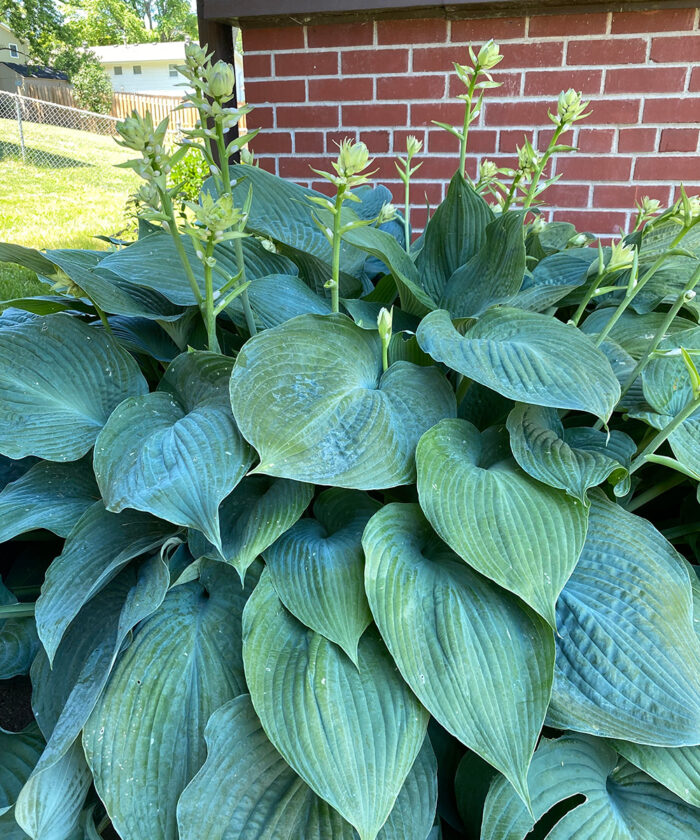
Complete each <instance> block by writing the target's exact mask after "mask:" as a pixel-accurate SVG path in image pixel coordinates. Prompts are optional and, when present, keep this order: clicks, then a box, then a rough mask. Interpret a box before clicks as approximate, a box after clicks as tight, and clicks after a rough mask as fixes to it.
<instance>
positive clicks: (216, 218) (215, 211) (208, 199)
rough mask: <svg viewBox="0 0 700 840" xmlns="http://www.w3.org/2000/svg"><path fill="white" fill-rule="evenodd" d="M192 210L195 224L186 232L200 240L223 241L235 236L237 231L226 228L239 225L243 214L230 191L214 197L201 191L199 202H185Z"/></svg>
mask: <svg viewBox="0 0 700 840" xmlns="http://www.w3.org/2000/svg"><path fill="white" fill-rule="evenodd" d="M185 204H186V206H187V207H189V209H190V210H191V211H192V215H193V217H194V221H195V223H196V224H195V225H194V226H191V227H190V228H189V229H188V231H187V233H188V234H189V235H190V236H192V237H195V238H197V239H200V240H201V241H202V242H210V241H211V242H214V243H217V242H223V241H224V240H226V239H232V238H234V237H235V236H237V235H238V234H237V232H233V231H229V233H226V231H227V230H229V229H230V228H233V227H239V226H240V224H241V222H242V221H243V214H242V213H241V211H240V210H239V209H238V208H237V207H235V205H234V203H233V196H232V195H231V193H224V194H223V195H221V196H219V197H218V198H216V199H215V198H214V197H213V196H212V195H211V194H210V193H203V194H202V199H201V204H200V203H199V202H195V201H187V202H185Z"/></svg>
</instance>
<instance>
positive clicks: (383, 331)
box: [377, 306, 394, 371]
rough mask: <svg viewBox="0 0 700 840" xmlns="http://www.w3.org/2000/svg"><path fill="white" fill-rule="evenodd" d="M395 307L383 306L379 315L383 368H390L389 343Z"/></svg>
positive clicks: (378, 327)
mask: <svg viewBox="0 0 700 840" xmlns="http://www.w3.org/2000/svg"><path fill="white" fill-rule="evenodd" d="M393 320H394V307H393V306H392V307H391V309H386V308H385V307H382V308H381V309H380V310H379V315H378V316H377V329H378V330H379V337H380V338H381V340H382V370H384V371H387V370H388V369H389V344H390V343H391V333H392V329H393Z"/></svg>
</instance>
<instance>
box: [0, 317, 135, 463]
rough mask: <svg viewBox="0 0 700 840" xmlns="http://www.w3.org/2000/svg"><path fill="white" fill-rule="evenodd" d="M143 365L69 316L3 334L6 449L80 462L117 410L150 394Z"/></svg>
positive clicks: (0, 447)
mask: <svg viewBox="0 0 700 840" xmlns="http://www.w3.org/2000/svg"><path fill="white" fill-rule="evenodd" d="M147 390H148V386H147V384H146V380H145V379H144V378H143V376H142V375H141V372H140V371H139V368H138V365H137V364H136V362H135V361H134V360H133V359H132V358H131V356H129V354H128V353H126V351H124V350H122V348H121V347H119V345H118V344H117V343H116V342H115V341H113V340H112V339H111V338H110V337H109V336H108V335H106V334H105V333H104V332H101V331H100V330H97V329H94V328H93V327H89V326H87V325H86V324H84V323H83V322H82V321H79V320H78V319H77V318H71V317H70V316H68V315H64V314H61V313H59V314H57V315H47V316H45V317H43V318H42V317H38V316H37V317H32V319H31V320H27V321H25V322H24V323H18V324H16V325H14V326H11V327H5V328H4V329H2V330H0V452H2V454H3V455H7V456H8V457H10V458H23V457H24V456H25V455H37V456H39V457H40V458H45V459H46V460H48V461H76V460H77V459H78V458H80V457H81V456H83V455H84V454H85V453H86V452H87V451H88V449H90V447H91V446H92V445H93V443H94V442H95V438H96V437H97V435H98V433H99V431H100V429H101V428H102V427H103V426H104V424H105V423H106V421H107V418H108V417H109V415H110V414H111V413H112V411H113V409H114V408H115V407H116V406H117V405H118V404H119V403H120V402H121V401H122V400H123V399H125V398H126V397H129V396H132V395H139V394H145V393H146V391H147Z"/></svg>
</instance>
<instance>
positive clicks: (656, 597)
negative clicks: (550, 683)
mask: <svg viewBox="0 0 700 840" xmlns="http://www.w3.org/2000/svg"><path fill="white" fill-rule="evenodd" d="M557 631H558V632H557V638H556V642H557V659H556V669H555V679H554V689H553V693H552V704H551V707H550V711H549V721H550V722H551V724H552V725H553V726H556V727H558V728H561V729H574V730H577V731H579V732H590V733H592V734H595V735H602V736H606V737H611V738H620V739H624V740H628V741H634V742H636V743H640V744H651V745H656V746H666V747H680V746H688V745H695V744H700V639H698V637H697V636H696V634H695V632H694V629H693V603H692V597H691V586H690V578H689V574H688V571H687V569H686V566H685V565H684V562H683V560H682V559H681V558H680V556H679V555H678V554H677V553H676V551H675V550H674V548H673V547H672V546H671V544H670V543H668V542H667V541H666V540H665V539H664V538H663V537H662V536H661V534H660V533H659V532H658V531H657V530H656V529H655V528H654V527H653V526H652V525H651V523H650V522H647V521H646V520H645V519H642V518H641V517H638V516H634V515H633V514H630V513H627V512H626V511H625V510H623V509H622V508H621V507H620V506H619V505H616V504H613V503H612V502H609V501H608V500H607V499H606V498H605V497H604V496H603V494H602V493H600V492H599V491H595V492H592V493H591V508H590V514H589V523H588V535H587V537H586V543H585V545H584V547H583V551H582V553H581V556H580V558H579V561H578V563H577V565H576V568H575V569H574V572H573V574H572V575H571V577H570V578H569V580H568V582H567V584H566V586H565V587H564V590H563V591H562V593H561V595H560V596H559V601H558V602H557Z"/></svg>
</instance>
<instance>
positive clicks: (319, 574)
mask: <svg viewBox="0 0 700 840" xmlns="http://www.w3.org/2000/svg"><path fill="white" fill-rule="evenodd" d="M379 507H380V504H379V502H377V501H375V500H374V499H372V498H371V497H370V496H368V495H366V494H365V493H362V492H360V491H359V490H343V489H341V488H337V487H333V488H331V489H330V490H326V491H325V492H323V493H321V495H320V496H319V497H318V499H316V502H315V503H314V519H301V520H299V522H297V523H296V525H294V526H293V527H292V528H290V529H289V530H288V531H287V532H286V533H285V534H283V535H282V536H281V537H280V538H279V539H278V540H277V542H275V543H274V545H272V546H271V547H270V548H268V549H267V551H266V552H265V563H266V565H267V568H268V570H269V572H270V576H271V578H272V583H273V584H274V587H275V590H276V591H277V594H278V596H279V598H280V600H281V601H282V603H283V604H284V605H285V607H287V609H288V610H289V611H290V612H291V613H292V615H294V616H296V618H298V619H299V621H301V622H302V623H303V624H305V625H306V626H307V627H310V628H311V629H312V630H315V631H316V633H320V634H321V635H323V636H325V637H326V638H327V639H330V641H332V642H335V643H336V644H337V645H339V646H340V647H341V648H342V649H343V650H344V651H345V652H346V653H347V655H348V656H349V657H350V658H351V659H352V661H353V662H355V663H356V664H357V645H358V643H359V641H360V636H361V635H362V634H363V632H364V631H365V629H366V628H367V626H368V625H369V624H370V623H371V621H372V614H371V613H370V611H369V605H368V604H367V598H366V596H365V583H364V581H365V558H364V554H363V553H362V532H363V531H364V529H365V525H366V524H367V522H368V521H369V519H370V517H371V516H372V514H374V513H376V512H377V510H378V509H379Z"/></svg>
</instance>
